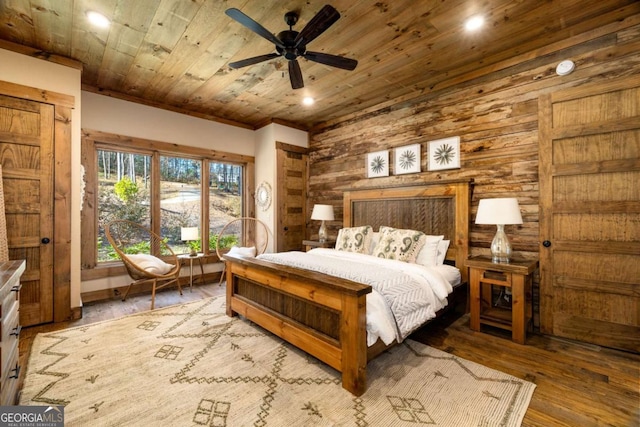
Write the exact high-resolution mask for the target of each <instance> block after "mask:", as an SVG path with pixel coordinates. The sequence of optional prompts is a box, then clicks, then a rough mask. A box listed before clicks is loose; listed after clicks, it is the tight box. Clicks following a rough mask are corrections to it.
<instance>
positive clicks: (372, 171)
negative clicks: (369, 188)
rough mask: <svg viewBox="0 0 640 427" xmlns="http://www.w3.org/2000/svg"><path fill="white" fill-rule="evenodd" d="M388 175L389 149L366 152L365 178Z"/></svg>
mask: <svg viewBox="0 0 640 427" xmlns="http://www.w3.org/2000/svg"><path fill="white" fill-rule="evenodd" d="M379 176H389V150H384V151H376V152H374V153H369V154H367V178H376V177H379Z"/></svg>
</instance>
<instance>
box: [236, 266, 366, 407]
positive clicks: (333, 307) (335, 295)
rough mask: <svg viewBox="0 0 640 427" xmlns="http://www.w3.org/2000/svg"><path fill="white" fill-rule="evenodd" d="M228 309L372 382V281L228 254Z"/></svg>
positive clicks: (350, 385)
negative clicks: (368, 336) (369, 297)
mask: <svg viewBox="0 0 640 427" xmlns="http://www.w3.org/2000/svg"><path fill="white" fill-rule="evenodd" d="M225 262H226V274H227V277H226V279H227V315H229V316H235V315H236V314H240V315H242V316H244V317H246V318H247V319H249V320H251V321H253V322H255V323H256V324H258V325H260V326H262V327H263V328H265V329H267V330H268V331H270V332H272V333H274V334H275V335H277V336H279V337H280V338H282V339H284V340H285V341H288V342H290V343H291V344H293V345H295V346H296V347H298V348H300V349H301V350H303V351H305V352H307V353H309V354H310V355H312V356H315V357H316V358H318V359H320V360H321V361H323V362H324V363H326V364H327V365H329V366H331V367H333V368H334V369H336V370H338V371H340V372H341V373H342V386H343V387H344V388H345V389H347V390H348V391H350V392H351V393H353V394H354V395H356V396H360V395H361V394H362V393H364V391H365V390H366V387H367V373H366V366H367V344H366V334H367V332H366V295H367V294H368V293H370V292H371V286H369V285H363V284H361V283H356V282H352V281H349V280H344V279H340V278H337V277H332V276H327V275H324V274H320V273H315V272H312V271H305V270H300V269H296V268H291V267H286V266H282V265H279V264H273V263H270V262H266V261H262V260H257V259H255V258H243V257H233V256H228V255H226V256H225Z"/></svg>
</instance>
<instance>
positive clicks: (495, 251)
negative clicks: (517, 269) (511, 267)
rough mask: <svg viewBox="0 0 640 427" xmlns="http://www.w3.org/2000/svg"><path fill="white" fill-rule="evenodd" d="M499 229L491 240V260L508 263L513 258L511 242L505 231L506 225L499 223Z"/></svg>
mask: <svg viewBox="0 0 640 427" xmlns="http://www.w3.org/2000/svg"><path fill="white" fill-rule="evenodd" d="M497 227H498V231H497V232H496V235H495V236H494V238H493V241H492V242H491V261H493V262H495V263H499V264H508V263H509V260H510V259H511V243H509V239H508V238H507V235H506V234H505V232H504V225H501V224H499V225H498V226H497Z"/></svg>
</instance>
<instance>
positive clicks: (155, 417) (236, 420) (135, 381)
mask: <svg viewBox="0 0 640 427" xmlns="http://www.w3.org/2000/svg"><path fill="white" fill-rule="evenodd" d="M224 303H225V300H224V297H216V298H211V299H205V300H201V301H197V302H193V303H188V304H183V305H177V306H173V307H168V308H164V309H159V310H154V311H148V312H142V313H139V314H134V315H130V316H126V317H123V318H120V319H115V320H110V321H105V322H101V323H96V324H91V325H86V326H82V327H75V328H70V329H65V330H62V331H58V332H53V333H46V334H39V335H38V336H37V337H36V338H35V341H34V344H33V348H32V351H31V356H30V359H29V363H28V366H27V374H26V378H25V384H24V387H23V390H22V392H21V397H20V404H21V405H64V406H65V408H64V417H65V425H66V426H85V425H86V426H190V425H199V426H216V427H220V426H278V427H280V426H287V427H293V426H305V427H306V426H385V427H387V426H416V425H432V426H456V427H459V426H518V425H520V424H521V422H522V418H523V417H524V414H525V412H526V410H527V407H528V405H529V401H530V399H531V395H532V393H533V391H534V388H535V385H534V384H532V383H529V382H527V381H523V380H521V379H518V378H516V377H513V376H510V375H507V374H504V373H502V372H498V371H495V370H492V369H489V368H487V367H484V366H482V365H479V364H476V363H473V362H470V361H467V360H464V359H461V358H459V357H456V356H453V355H451V354H448V353H445V352H442V351H439V350H437V349H434V348H431V347H428V346H425V345H422V344H420V343H418V342H415V341H412V340H406V341H405V342H404V343H403V344H402V345H399V346H396V347H395V348H394V349H392V350H390V351H387V352H386V353H384V354H382V355H380V356H379V357H378V358H376V359H375V360H373V361H372V362H370V363H369V365H368V383H369V386H368V389H367V391H366V392H365V394H364V395H362V396H361V397H355V396H353V395H352V394H350V393H349V392H347V391H346V390H344V389H343V388H342V387H341V381H340V375H339V373H338V372H336V371H334V370H333V369H331V368H329V367H328V366H326V365H325V364H323V363H321V362H319V361H317V360H316V359H314V358H312V357H309V356H307V355H306V354H305V353H303V352H300V351H299V350H297V349H296V348H294V347H292V346H290V345H288V344H287V343H284V342H283V341H282V340H280V339H279V338H277V337H275V336H273V335H271V334H270V333H268V332H266V331H265V330H263V329H261V328H259V327H258V326H256V325H255V324H253V323H251V322H249V321H247V320H246V319H243V318H239V317H235V318H229V317H227V316H226V315H225V312H224Z"/></svg>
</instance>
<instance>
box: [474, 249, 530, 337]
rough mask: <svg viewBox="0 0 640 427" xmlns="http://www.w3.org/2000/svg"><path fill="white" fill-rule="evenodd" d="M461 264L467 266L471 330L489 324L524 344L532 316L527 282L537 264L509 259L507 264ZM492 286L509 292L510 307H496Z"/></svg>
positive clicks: (487, 261)
mask: <svg viewBox="0 0 640 427" xmlns="http://www.w3.org/2000/svg"><path fill="white" fill-rule="evenodd" d="M465 264H466V266H467V267H469V294H470V298H469V303H470V312H471V313H470V316H471V317H470V326H471V329H473V330H474V331H479V330H480V325H490V326H494V327H497V328H501V329H506V330H510V331H511V339H512V340H513V341H515V342H517V343H519V344H524V343H525V340H526V334H527V328H528V326H529V324H530V323H531V319H532V317H533V309H532V304H531V282H532V274H533V272H534V271H535V270H536V269H537V268H538V261H537V260H534V261H529V260H526V261H525V260H511V262H510V263H509V264H498V263H494V262H492V261H491V258H488V257H473V258H470V259H468V260H467V261H466V262H465ZM493 285H496V286H504V287H505V288H510V289H511V307H508V308H504V307H501V306H496V304H495V303H494V296H493V292H492V286H493Z"/></svg>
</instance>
